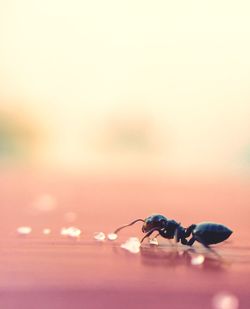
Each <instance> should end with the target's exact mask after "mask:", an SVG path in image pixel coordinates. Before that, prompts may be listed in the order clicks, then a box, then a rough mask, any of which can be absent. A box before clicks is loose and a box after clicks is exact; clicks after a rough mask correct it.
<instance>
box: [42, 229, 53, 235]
mask: <svg viewBox="0 0 250 309" xmlns="http://www.w3.org/2000/svg"><path fill="white" fill-rule="evenodd" d="M50 233H51V229H47V228H46V229H43V234H44V235H49V234H50Z"/></svg>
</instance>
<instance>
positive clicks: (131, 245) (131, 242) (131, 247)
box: [121, 237, 141, 253]
mask: <svg viewBox="0 0 250 309" xmlns="http://www.w3.org/2000/svg"><path fill="white" fill-rule="evenodd" d="M140 246H141V243H140V240H139V239H138V238H137V237H131V238H129V239H128V240H127V241H126V242H125V243H123V244H122V245H121V248H123V249H125V250H128V251H129V252H131V253H139V252H140Z"/></svg>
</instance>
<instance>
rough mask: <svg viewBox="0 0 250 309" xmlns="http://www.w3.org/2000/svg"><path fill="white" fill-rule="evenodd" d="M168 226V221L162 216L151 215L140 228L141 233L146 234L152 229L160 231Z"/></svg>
mask: <svg viewBox="0 0 250 309" xmlns="http://www.w3.org/2000/svg"><path fill="white" fill-rule="evenodd" d="M167 224H168V219H167V218H166V217H164V216H162V215H158V214H157V215H152V216H149V217H148V218H146V219H145V221H144V224H143V226H142V232H143V233H147V232H149V231H151V230H153V229H155V230H158V229H159V230H161V229H163V228H166V227H167Z"/></svg>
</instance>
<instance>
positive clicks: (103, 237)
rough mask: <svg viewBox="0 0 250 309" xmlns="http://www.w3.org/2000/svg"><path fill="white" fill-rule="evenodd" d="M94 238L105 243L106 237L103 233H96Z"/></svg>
mask: <svg viewBox="0 0 250 309" xmlns="http://www.w3.org/2000/svg"><path fill="white" fill-rule="evenodd" d="M94 238H95V239H96V240H98V241H103V240H105V238H106V236H105V234H104V233H103V232H96V233H95V234H94Z"/></svg>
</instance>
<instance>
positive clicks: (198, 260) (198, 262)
mask: <svg viewBox="0 0 250 309" xmlns="http://www.w3.org/2000/svg"><path fill="white" fill-rule="evenodd" d="M204 261H205V257H204V256H203V255H202V254H199V255H197V256H195V257H193V258H192V259H191V264H192V265H194V266H197V265H201V264H203V263H204Z"/></svg>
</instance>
